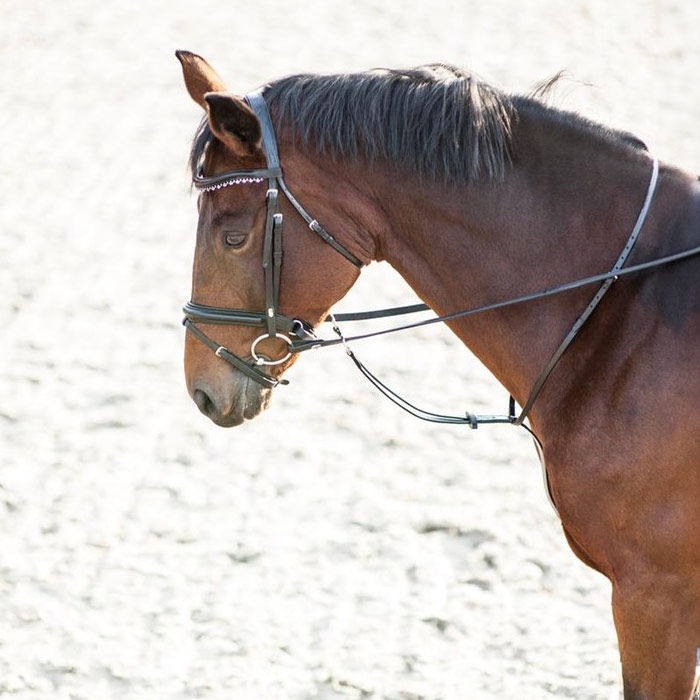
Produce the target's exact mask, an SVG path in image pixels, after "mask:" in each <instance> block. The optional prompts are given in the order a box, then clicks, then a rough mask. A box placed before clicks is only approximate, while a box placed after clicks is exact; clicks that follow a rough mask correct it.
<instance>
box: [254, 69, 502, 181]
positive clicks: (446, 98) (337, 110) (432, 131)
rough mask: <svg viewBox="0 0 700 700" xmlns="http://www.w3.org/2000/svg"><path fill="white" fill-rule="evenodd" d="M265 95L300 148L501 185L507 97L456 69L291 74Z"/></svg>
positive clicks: (432, 175)
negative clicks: (301, 146)
mask: <svg viewBox="0 0 700 700" xmlns="http://www.w3.org/2000/svg"><path fill="white" fill-rule="evenodd" d="M265 97H266V99H267V100H268V101H269V104H270V105H271V107H272V108H273V109H274V111H275V112H276V117H277V121H278V123H279V124H280V125H285V126H286V127H288V128H291V129H292V133H293V136H294V137H295V138H296V139H297V140H298V141H299V142H300V143H301V144H303V145H304V146H305V147H307V148H308V147H309V146H313V148H315V149H317V150H318V152H320V153H322V154H329V155H331V156H333V157H335V158H349V159H357V158H358V157H364V158H366V159H367V160H368V161H369V162H370V163H371V162H374V161H377V160H383V161H386V162H389V163H396V164H399V165H402V166H404V167H406V168H407V169H409V170H412V171H413V172H415V173H417V174H418V175H419V176H423V177H427V178H430V179H436V180H447V181H457V182H468V183H471V182H474V181H475V180H477V179H478V178H479V177H480V176H481V175H482V174H485V175H486V176H487V177H489V178H491V179H501V178H502V177H503V175H504V174H505V169H506V167H507V165H508V163H509V161H510V155H511V153H510V146H511V122H512V119H513V117H514V111H513V107H512V104H511V101H510V99H509V98H508V97H507V96H506V95H504V94H503V93H501V92H499V91H498V90H496V89H495V88H493V87H492V86H490V85H488V84H487V83H485V82H483V81H481V80H479V79H477V78H476V77H475V76H474V75H472V74H471V73H468V72H467V71H465V70H463V69H461V68H457V67H455V66H450V65H446V64H431V65H427V66H420V67H418V68H414V69H410V70H374V71H369V72H366V73H354V74H341V75H326V76H323V75H321V76H319V75H296V76H291V77H288V78H283V79H281V80H278V81H276V82H274V83H272V84H271V85H270V86H269V87H268V89H267V90H266V93H265Z"/></svg>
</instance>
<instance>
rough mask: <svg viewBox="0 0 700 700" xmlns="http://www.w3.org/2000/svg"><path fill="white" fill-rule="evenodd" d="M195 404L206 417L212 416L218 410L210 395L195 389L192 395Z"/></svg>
mask: <svg viewBox="0 0 700 700" xmlns="http://www.w3.org/2000/svg"><path fill="white" fill-rule="evenodd" d="M192 398H193V399H194V402H195V403H196V404H197V408H198V409H199V410H200V411H201V412H202V413H203V414H204V415H205V416H211V415H212V413H214V411H215V410H216V407H215V406H214V402H213V401H212V400H211V399H210V398H209V395H208V394H207V393H206V392H205V391H202V390H201V389H195V390H194V393H193V394H192Z"/></svg>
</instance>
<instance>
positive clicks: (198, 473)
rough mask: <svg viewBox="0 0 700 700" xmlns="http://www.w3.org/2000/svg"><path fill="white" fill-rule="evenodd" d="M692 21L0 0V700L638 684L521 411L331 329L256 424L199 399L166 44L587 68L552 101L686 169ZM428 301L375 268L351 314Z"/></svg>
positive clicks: (568, 13) (175, 82) (433, 352)
mask: <svg viewBox="0 0 700 700" xmlns="http://www.w3.org/2000/svg"><path fill="white" fill-rule="evenodd" d="M699 35H700V4H699V3H697V2H687V1H686V0H654V1H652V0H646V1H644V0H618V1H617V2H615V3H610V2H609V1H608V0H587V1H583V0H553V1H552V0H534V1H532V2H528V3H523V2H516V1H515V0H490V2H488V3H485V2H477V1H475V0H472V1H470V0H460V1H455V2H449V1H447V0H433V2H430V3H426V2H422V1H419V0H407V1H406V2H402V3H394V4H391V3H379V2H370V1H369V0H356V1H355V2H351V1H348V2H344V3H336V2H328V1H326V0H312V1H310V2H304V1H301V2H299V3H284V2H280V1H278V0H256V2H250V3H241V2H226V3H224V2H213V1H204V2H198V3H193V2H188V3H185V2H182V0H141V2H139V3H130V2H116V1H114V0H108V1H106V2H102V3H93V2H87V0H62V2H61V3H57V4H55V5H52V4H47V3H45V2H40V1H39V0H23V1H22V2H15V3H6V5H5V7H4V9H3V11H2V20H1V21H0V57H1V58H2V65H3V70H2V79H0V105H1V107H2V109H0V122H1V123H2V128H1V129H0V139H1V143H0V153H2V158H1V159H0V178H1V180H2V183H3V188H2V190H3V198H2V204H1V205H0V285H1V286H0V289H1V290H2V302H1V303H0V324H1V327H2V340H1V342H0V352H1V353H2V362H1V363H0V389H1V391H0V458H1V462H0V518H1V519H2V523H1V525H0V696H2V697H8V698H12V699H13V700H34V699H36V698H51V699H52V700H68V699H71V700H83V699H84V700H88V699H89V700H98V699H102V698H115V699H116V698H119V699H120V700H137V699H139V700H140V699H141V698H149V699H153V698H158V699H160V698H164V699H168V700H176V699H184V698H207V699H208V700H219V699H226V700H277V699H280V700H310V699H313V698H318V699H321V700H341V699H347V698H351V699H358V700H359V699H361V698H362V699H367V698H371V699H372V700H380V699H381V700H438V699H439V700H457V699H459V700H463V699H470V698H477V699H485V700H495V699H496V698H504V697H521V698H534V699H536V700H539V699H546V698H562V697H571V698H578V699H579V700H593V699H596V700H597V699H599V698H618V697H619V695H620V690H619V670H618V663H617V648H616V643H615V636H614V631H613V627H612V622H611V618H610V614H609V609H608V608H609V603H608V597H609V590H608V584H607V582H606V581H605V580H604V579H603V578H602V577H600V576H599V575H597V574H595V573H593V572H591V571H589V570H588V569H586V568H585V567H584V566H583V565H582V564H580V563H579V562H578V561H577V560H576V559H575V558H574V556H573V554H571V552H570V551H569V550H568V548H567V546H566V544H565V542H564V539H563V536H562V534H561V532H560V528H559V525H558V522H557V520H556V518H555V516H554V514H553V513H552V512H551V510H550V509H549V506H548V504H547V501H546V499H545V496H544V493H543V489H542V485H541V477H540V473H539V468H538V464H537V460H536V457H535V453H534V450H533V448H532V445H531V443H530V441H529V439H528V438H527V437H526V435H525V434H524V433H522V432H519V431H516V430H513V429H512V428H509V427H500V428H491V429H488V428H485V429H481V430H479V431H477V432H472V431H469V430H466V429H459V428H443V427H435V426H430V425H424V424H419V423H417V422H415V421H414V420H413V419H411V418H409V417H408V416H406V415H404V414H403V413H401V412H399V411H398V410H397V409H395V408H394V407H393V406H392V405H390V404H389V403H388V402H385V401H384V400H381V399H380V398H379V397H378V396H377V395H376V394H375V393H374V392H373V391H372V390H371V389H370V388H369V387H368V386H367V385H366V384H365V383H363V381H362V380H361V378H360V377H359V375H357V374H356V372H355V370H354V368H353V367H352V365H351V364H350V362H349V361H348V360H347V358H346V357H345V356H344V355H343V353H342V351H337V352H336V351H329V352H325V353H316V354H314V355H313V356H306V357H304V358H302V360H301V361H300V362H299V363H298V364H297V366H295V368H294V369H293V370H292V371H291V372H290V379H291V380H292V384H291V385H290V386H289V387H286V388H283V389H279V390H277V392H276V393H277V396H276V397H275V399H274V401H273V405H272V408H271V409H270V410H269V412H268V413H266V414H265V415H264V416H263V417H261V418H260V419H258V420H257V421H256V422H253V423H250V424H248V425H246V426H245V427H244V428H239V429H236V430H234V431H223V430H220V429H217V428H215V427H214V426H213V425H211V424H210V423H209V422H208V421H206V420H205V419H204V418H203V417H202V416H200V415H199V413H198V412H197V411H196V408H195V406H194V404H193V403H192V402H191V401H190V400H189V398H188V397H187V395H186V392H185V389H184V382H183V377H182V368H181V364H182V360H181V355H182V344H183V329H182V327H181V325H180V307H181V305H182V302H184V301H185V300H186V299H187V298H188V295H189V275H190V265H191V253H192V247H193V243H194V237H193V232H194V226H195V220H196V209H195V203H194V198H193V197H191V196H190V195H189V190H188V186H189V185H188V180H187V173H186V168H185V161H186V156H187V150H188V147H189V141H190V138H191V135H192V133H193V131H194V129H195V126H196V123H197V121H198V120H199V116H200V114H199V110H198V108H197V107H196V106H195V105H194V104H193V103H192V102H191V101H190V99H189V97H188V96H187V94H186V92H185V90H184V87H183V84H182V79H181V73H180V67H179V65H178V63H177V61H176V60H175V58H174V55H173V52H174V50H175V49H177V48H183V49H190V50H193V51H196V52H198V53H201V54H202V55H204V56H205V57H207V58H208V59H209V60H210V61H211V62H212V64H213V65H214V66H215V67H216V68H217V69H218V70H219V71H220V73H221V74H222V76H224V77H225V78H226V79H227V80H228V82H229V85H230V87H231V88H232V89H234V90H236V91H238V92H244V91H246V90H248V89H251V88H253V87H255V86H256V85H258V84H259V83H261V82H263V81H265V80H266V79H268V78H272V77H277V76H279V75H282V74H287V73H291V72H298V71H329V70H357V69H366V68H372V67H376V66H410V65H415V64H418V63H422V62H429V61H431V62H432V61H448V62H453V63H458V64H461V65H465V66H468V67H470V68H471V69H473V70H474V71H475V72H477V73H478V74H480V75H481V76H483V77H484V78H486V79H488V80H489V81H491V82H493V83H495V84H496V85H498V86H500V87H502V88H505V89H507V90H512V91H520V92H523V91H528V90H529V89H531V88H532V87H533V86H534V85H535V84H536V83H538V82H539V81H540V80H542V79H545V78H547V77H549V76H550V75H552V74H553V73H555V72H556V71H558V70H560V69H568V70H569V72H570V74H571V76H572V80H571V81H570V82H568V83H566V84H565V85H564V86H563V88H561V89H560V90H559V92H558V93H557V96H556V98H555V102H556V103H557V104H558V105H560V106H562V107H566V108H568V109H577V110H581V111H583V112H584V113H585V114H587V115H588V116H590V117H593V118H596V119H599V120H602V121H604V122H606V123H608V124H610V125H613V126H617V127H620V128H625V129H629V130H630V131H633V132H634V133H636V134H637V135H639V136H640V137H641V138H643V139H644V140H645V141H646V142H647V143H648V144H649V147H650V149H651V150H652V152H653V153H654V154H655V155H657V156H658V157H659V158H661V159H663V160H669V161H672V162H675V163H677V164H679V165H682V166H684V167H687V168H689V169H691V170H695V171H697V170H700V138H698V133H697V123H698V119H699V118H700V80H698V75H699V70H698V69H699V68H700V44H699V43H698V41H697V37H698V36H699ZM581 196H582V197H585V192H582V193H581ZM412 299H413V297H412V296H411V294H410V292H409V291H408V290H407V289H406V288H405V286H404V285H403V283H402V282H401V281H400V280H398V279H397V278H396V276H395V275H393V274H392V273H391V271H389V270H388V269H386V268H385V267H384V266H381V265H378V266H374V267H373V268H371V269H370V270H368V271H367V273H366V274H364V275H363V278H362V279H361V280H360V282H359V283H358V284H357V286H356V288H355V289H354V290H353V292H352V293H351V295H350V297H349V298H348V300H347V301H346V302H343V304H342V308H343V309H350V308H353V309H354V308H366V307H368V306H377V305H379V304H395V303H402V302H410V301H412ZM339 308H340V307H339ZM358 350H359V354H360V356H361V357H362V359H363V360H365V361H366V362H367V363H368V364H369V365H370V366H371V367H372V369H373V370H375V371H376V372H377V373H378V374H380V376H382V377H383V378H385V379H386V380H387V381H389V382H390V383H391V384H392V385H393V386H395V387H396V388H397V389H399V390H401V391H404V392H405V393H406V394H407V396H408V397H409V398H410V399H413V400H416V401H420V403H421V404H422V405H425V406H426V407H428V408H438V409H441V410H445V411H452V412H461V411H463V410H472V411H481V412H502V411H503V410H505V407H506V398H507V397H506V395H505V392H504V391H503V390H502V389H501V388H500V387H499V386H497V384H496V383H495V381H494V380H493V379H491V378H490V377H489V375H488V374H487V373H486V372H485V371H484V369H483V368H481V366H480V365H479V364H478V363H477V362H476V361H475V360H474V359H473V358H472V357H471V356H470V354H469V353H468V352H467V351H466V350H465V349H464V348H463V347H462V346H461V345H460V344H459V343H458V342H457V341H456V340H455V339H453V338H452V337H451V336H450V334H449V333H447V331H445V330H439V329H432V330H425V331H421V332H419V333H415V334H412V335H408V336H402V337H393V338H390V339H386V340H382V341H378V342H373V343H370V344H367V345H365V346H363V347H362V348H361V349H358ZM446 366H447V367H449V368H450V371H451V373H452V375H453V380H452V381H450V382H448V383H446V382H445V381H444V380H443V377H442V369H443V368H444V367H446Z"/></svg>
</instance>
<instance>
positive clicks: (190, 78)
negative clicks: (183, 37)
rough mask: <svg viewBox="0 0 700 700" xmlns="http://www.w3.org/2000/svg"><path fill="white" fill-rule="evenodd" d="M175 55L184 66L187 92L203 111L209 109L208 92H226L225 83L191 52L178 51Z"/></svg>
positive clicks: (200, 58) (183, 71) (202, 60)
mask: <svg viewBox="0 0 700 700" xmlns="http://www.w3.org/2000/svg"><path fill="white" fill-rule="evenodd" d="M175 55H176V56H177V58H178V60H179V61H180V63H181V64H182V74H183V76H184V78H185V87H186V88H187V92H189V93H190V97H191V98H192V99H193V100H194V101H195V102H196V103H197V104H198V105H199V106H200V107H201V108H202V109H206V108H207V106H206V102H205V101H204V96H205V95H206V94H207V93H208V92H225V91H226V85H225V84H224V81H223V80H222V79H221V78H220V77H219V75H218V73H217V72H216V71H215V70H214V69H213V68H212V67H211V66H210V65H209V64H208V63H207V62H206V61H205V60H204V59H203V58H202V57H201V56H197V54H196V53H191V52H190V51H176V52H175Z"/></svg>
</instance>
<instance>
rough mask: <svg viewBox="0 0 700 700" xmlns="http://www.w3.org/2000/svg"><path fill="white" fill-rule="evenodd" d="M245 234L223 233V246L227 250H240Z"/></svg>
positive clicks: (244, 240)
mask: <svg viewBox="0 0 700 700" xmlns="http://www.w3.org/2000/svg"><path fill="white" fill-rule="evenodd" d="M246 238H247V236H246V234H245V233H236V232H233V233H225V234H224V244H225V245H226V247H227V248H241V247H242V246H243V244H244V243H245V242H246Z"/></svg>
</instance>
